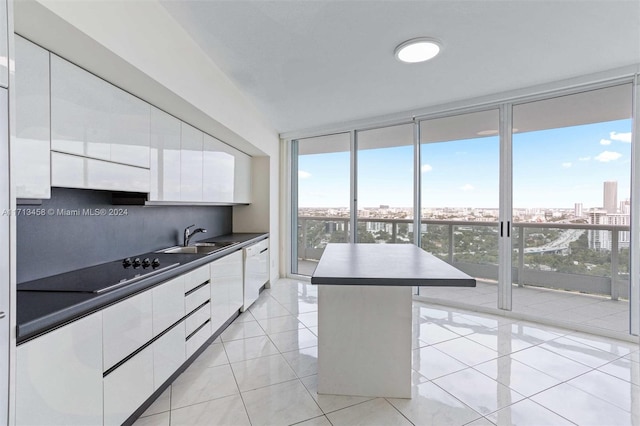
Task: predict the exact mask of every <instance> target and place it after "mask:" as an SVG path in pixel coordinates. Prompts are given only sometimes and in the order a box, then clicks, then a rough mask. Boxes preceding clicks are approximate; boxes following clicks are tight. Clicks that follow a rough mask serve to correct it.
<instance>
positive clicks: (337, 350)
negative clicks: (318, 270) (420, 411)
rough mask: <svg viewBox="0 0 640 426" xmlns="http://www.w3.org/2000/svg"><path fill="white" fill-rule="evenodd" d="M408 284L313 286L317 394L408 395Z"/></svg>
mask: <svg viewBox="0 0 640 426" xmlns="http://www.w3.org/2000/svg"><path fill="white" fill-rule="evenodd" d="M412 290H413V289H412V287H409V286H378V285H373V286H372V285H322V284H320V285H318V307H319V310H318V342H319V345H318V393H319V394H334V395H357V396H372V397H390V398H411V312H412V309H411V301H412Z"/></svg>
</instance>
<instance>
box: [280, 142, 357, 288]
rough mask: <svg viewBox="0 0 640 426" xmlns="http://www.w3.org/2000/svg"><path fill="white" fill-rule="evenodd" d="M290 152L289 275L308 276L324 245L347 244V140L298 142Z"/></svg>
mask: <svg viewBox="0 0 640 426" xmlns="http://www.w3.org/2000/svg"><path fill="white" fill-rule="evenodd" d="M293 148H294V149H293V154H294V155H293V156H294V162H293V163H294V166H295V167H294V170H295V174H294V175H293V180H294V181H295V182H293V183H294V185H293V186H294V188H296V189H297V191H296V194H295V195H296V196H295V197H293V201H294V203H292V204H293V214H294V215H295V218H296V222H297V223H296V225H297V226H296V229H295V241H296V244H295V245H294V248H295V250H294V253H293V256H292V272H293V273H294V274H301V275H311V274H312V273H313V271H314V270H315V268H316V266H317V263H318V260H320V256H322V253H323V251H324V248H325V247H326V245H327V244H328V243H346V242H348V241H349V218H350V181H351V180H350V169H351V167H350V161H351V160H350V158H351V155H350V150H351V138H350V135H349V133H339V134H335V135H329V136H321V137H315V138H307V139H300V140H297V141H294V145H293Z"/></svg>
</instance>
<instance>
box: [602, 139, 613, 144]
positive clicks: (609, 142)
mask: <svg viewBox="0 0 640 426" xmlns="http://www.w3.org/2000/svg"><path fill="white" fill-rule="evenodd" d="M600 145H611V141H610V140H609V139H600Z"/></svg>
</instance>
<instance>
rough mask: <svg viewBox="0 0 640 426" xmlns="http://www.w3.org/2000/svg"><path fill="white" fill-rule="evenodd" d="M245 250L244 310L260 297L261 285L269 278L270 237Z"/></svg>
mask: <svg viewBox="0 0 640 426" xmlns="http://www.w3.org/2000/svg"><path fill="white" fill-rule="evenodd" d="M244 252H245V259H244V303H243V310H247V309H249V306H251V304H252V303H253V302H255V301H256V300H257V299H258V295H259V293H260V287H262V286H263V285H265V284H266V282H267V281H268V280H269V272H268V267H269V239H268V238H266V239H264V240H262V241H260V242H258V243H255V244H252V245H250V246H248V247H246V248H245V249H244Z"/></svg>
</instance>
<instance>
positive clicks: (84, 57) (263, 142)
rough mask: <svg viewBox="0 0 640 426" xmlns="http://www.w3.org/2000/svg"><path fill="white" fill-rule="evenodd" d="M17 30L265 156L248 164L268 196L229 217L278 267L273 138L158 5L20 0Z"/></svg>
mask: <svg viewBox="0 0 640 426" xmlns="http://www.w3.org/2000/svg"><path fill="white" fill-rule="evenodd" d="M15 31H16V33H18V34H21V35H22V36H24V37H26V38H28V39H30V40H32V41H33V42H35V43H38V44H40V45H41V46H43V47H45V48H46V49H48V50H50V51H52V52H54V53H56V54H58V55H60V56H62V57H64V58H66V59H68V60H70V61H72V62H74V63H76V64H77V65H79V66H81V67H83V68H85V69H87V70H89V71H91V72H93V73H94V74H96V75H98V76H100V77H102V78H104V79H105V80H108V81H110V82H112V83H113V84H115V85H117V86H119V87H121V88H123V89H125V90H127V91H129V92H131V93H132V94H134V95H136V96H138V97H140V98H142V99H144V100H145V101H147V102H149V103H151V104H153V105H156V106H157V107H159V108H161V109H163V110H165V111H167V112H168V113H170V114H173V115H175V116H176V117H178V118H180V119H182V120H184V121H186V122H188V123H190V124H192V125H194V126H196V127H198V128H200V129H201V130H203V131H205V132H207V133H209V134H211V135H213V136H215V137H217V138H219V139H221V140H223V141H224V142H226V143H228V144H230V145H232V146H234V147H236V148H238V149H240V150H242V151H244V152H246V153H247V154H249V155H252V156H264V157H266V158H268V162H264V163H263V161H265V160H259V159H257V160H256V161H255V162H254V164H256V165H257V167H258V169H257V173H254V174H255V175H256V176H262V177H263V179H262V181H261V182H264V177H266V178H267V179H266V182H267V185H268V186H269V188H268V193H267V196H264V195H265V194H259V197H257V198H256V202H255V203H253V204H252V206H250V207H247V208H244V209H242V211H243V213H236V212H234V222H235V223H234V229H236V230H259V231H269V232H270V234H271V246H272V247H273V248H274V250H272V259H274V260H275V264H276V265H277V264H278V257H277V256H278V255H277V253H278V252H279V250H276V249H275V248H277V247H278V246H279V238H278V236H279V224H278V214H279V209H278V206H279V204H278V191H279V189H278V177H279V167H280V164H279V163H280V161H279V138H278V133H277V132H276V130H275V129H274V128H273V127H272V126H271V125H270V123H269V122H268V121H267V120H266V118H265V117H264V116H263V115H262V114H261V112H260V111H258V110H257V109H256V108H255V106H254V105H252V104H251V102H250V101H249V100H248V99H247V98H246V97H245V96H244V94H243V93H242V92H241V91H240V90H239V89H238V88H237V87H236V86H235V85H234V84H233V83H232V82H231V80H229V78H228V77H227V76H226V75H225V74H224V73H223V72H222V71H221V70H220V69H219V68H218V66H217V65H216V64H215V63H213V62H212V61H211V59H210V58H209V57H208V56H206V55H205V54H204V52H203V51H202V50H201V49H200V48H199V46H198V45H197V44H196V43H195V42H194V41H193V40H192V39H191V38H190V37H189V36H188V34H187V33H186V32H185V31H184V30H183V29H182V27H180V26H179V25H178V24H177V23H176V22H175V21H174V20H173V19H172V18H171V16H170V15H169V14H168V13H167V11H166V10H165V9H164V8H163V7H162V6H161V5H160V4H159V3H158V2H157V1H156V0H145V1H114V0H95V1H67V0H20V1H19V2H16V5H15ZM267 163H268V169H265V167H267V166H266V164H267ZM235 210H238V207H236V208H235ZM267 214H268V215H269V219H268V220H264V221H263V222H264V225H265V226H264V227H262V226H261V227H260V229H254V228H252V226H253V223H254V219H255V218H256V217H257V216H256V215H265V216H266V215H267ZM276 272H277V271H276ZM272 276H273V274H272Z"/></svg>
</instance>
